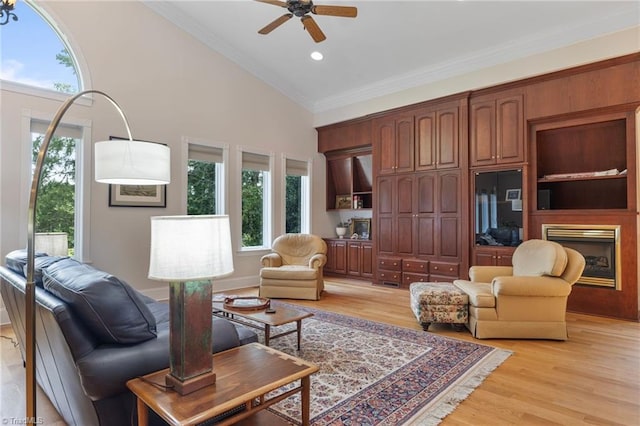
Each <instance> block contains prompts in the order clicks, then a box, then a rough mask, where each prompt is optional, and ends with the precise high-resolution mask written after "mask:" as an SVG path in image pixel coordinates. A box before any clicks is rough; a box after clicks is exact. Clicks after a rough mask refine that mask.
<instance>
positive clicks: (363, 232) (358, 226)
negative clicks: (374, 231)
mask: <svg viewBox="0 0 640 426" xmlns="http://www.w3.org/2000/svg"><path fill="white" fill-rule="evenodd" d="M351 226H352V227H353V228H352V229H353V231H352V232H353V233H354V234H356V235H358V238H359V239H362V240H368V239H369V238H370V237H371V219H353V220H352V221H351Z"/></svg>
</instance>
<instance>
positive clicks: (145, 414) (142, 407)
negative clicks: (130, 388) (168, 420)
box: [136, 398, 149, 426]
mask: <svg viewBox="0 0 640 426" xmlns="http://www.w3.org/2000/svg"><path fill="white" fill-rule="evenodd" d="M136 404H137V406H138V426H147V425H148V424H149V411H148V410H149V409H148V408H147V404H145V403H144V402H142V400H141V399H140V398H136Z"/></svg>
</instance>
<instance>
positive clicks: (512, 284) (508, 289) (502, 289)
mask: <svg viewBox="0 0 640 426" xmlns="http://www.w3.org/2000/svg"><path fill="white" fill-rule="evenodd" d="M491 292H492V293H493V294H494V296H496V297H498V296H537V297H566V296H568V295H569V293H571V284H569V283H568V282H566V281H565V280H563V279H562V278H557V277H496V278H494V280H493V281H492V282H491Z"/></svg>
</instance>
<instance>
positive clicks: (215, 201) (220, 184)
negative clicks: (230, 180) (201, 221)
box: [187, 143, 225, 215]
mask: <svg viewBox="0 0 640 426" xmlns="http://www.w3.org/2000/svg"><path fill="white" fill-rule="evenodd" d="M224 187H225V185H224V150H223V148H219V147H213V146H205V145H199V144H193V143H189V160H188V164H187V214H190V215H204V214H224V213H225V206H224V200H225V196H224V195H225V194H224Z"/></svg>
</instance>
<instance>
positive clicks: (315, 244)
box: [260, 234, 327, 300]
mask: <svg viewBox="0 0 640 426" xmlns="http://www.w3.org/2000/svg"><path fill="white" fill-rule="evenodd" d="M272 251H273V252H272V253H269V254H266V255H264V256H262V259H261V260H260V261H261V263H262V269H261V270H260V297H268V298H287V299H308V300H319V299H320V294H321V293H322V291H323V290H324V278H323V276H322V267H323V266H324V264H325V263H327V244H326V243H325V242H324V240H323V239H322V238H320V237H318V236H316V235H310V234H284V235H281V236H279V237H278V238H276V239H275V240H274V241H273V245H272Z"/></svg>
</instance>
